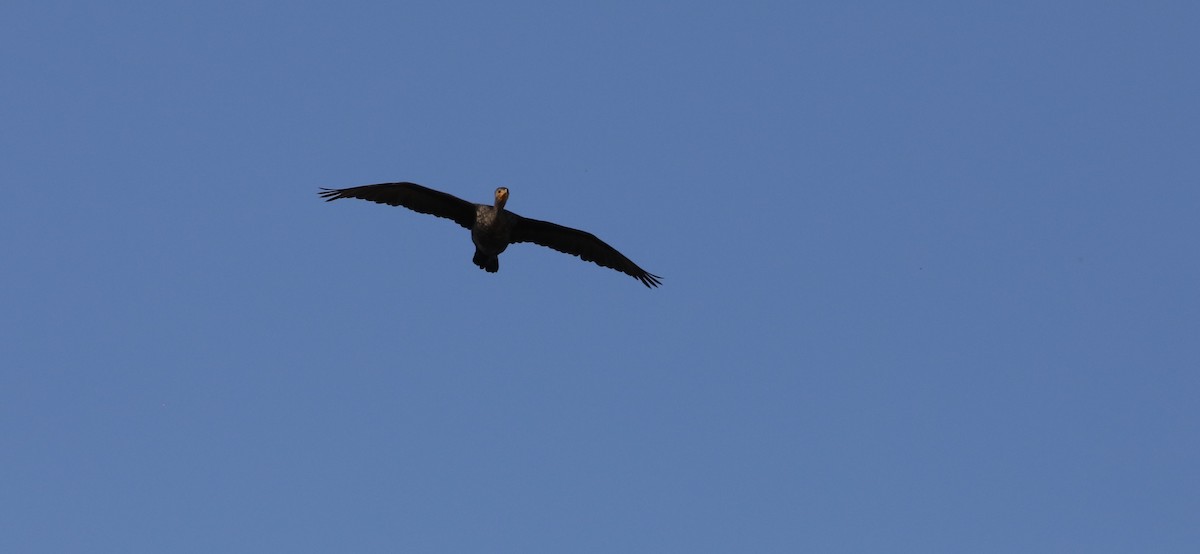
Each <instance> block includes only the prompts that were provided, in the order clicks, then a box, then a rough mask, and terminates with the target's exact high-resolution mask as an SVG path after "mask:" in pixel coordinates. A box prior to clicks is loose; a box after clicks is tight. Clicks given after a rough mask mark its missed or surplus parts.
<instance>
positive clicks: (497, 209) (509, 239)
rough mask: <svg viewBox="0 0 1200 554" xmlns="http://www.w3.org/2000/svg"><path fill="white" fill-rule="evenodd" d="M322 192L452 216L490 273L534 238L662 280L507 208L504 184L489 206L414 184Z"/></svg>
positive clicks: (586, 237)
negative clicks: (511, 250)
mask: <svg viewBox="0 0 1200 554" xmlns="http://www.w3.org/2000/svg"><path fill="white" fill-rule="evenodd" d="M320 195H321V198H324V199H325V201H327V202H330V201H333V200H337V199H339V198H359V199H362V200H370V201H371V202H378V203H380V204H388V205H390V206H403V207H405V208H408V209H410V210H413V211H416V212H420V213H423V214H430V215H435V216H437V217H444V218H446V219H450V220H453V221H454V222H455V223H457V224H459V225H461V226H463V227H465V228H467V229H470V230H471V241H472V242H474V243H475V256H474V258H472V260H471V261H473V262H475V265H477V266H479V267H480V269H483V270H484V271H487V272H489V273H495V272H496V271H499V269H500V260H499V255H500V253H501V252H504V250H505V249H506V248H508V245H509V244H513V243H517V242H532V243H534V244H540V245H542V246H546V247H549V248H553V249H555V250H558V251H559V252H563V253H566V254H570V255H572V256H579V258H580V259H582V260H583V261H585V262H593V263H595V264H597V265H600V266H603V267H607V268H611V269H615V270H617V271H620V272H621V273H624V274H626V275H630V276H632V277H633V278H635V279H637V280H638V281H641V282H642V284H643V285H646V286H647V287H657V286H659V285H660V284H662V282H661V281H660V279H662V278H661V277H659V276H657V275H654V274H652V273H648V272H646V270H644V269H642V268H640V267H638V266H637V264H635V263H633V262H632V261H630V260H629V258H626V257H625V256H624V255H622V254H621V253H620V252H617V250H616V249H615V248H613V247H611V246H609V245H608V244H606V243H605V242H604V241H602V240H600V239H598V238H596V235H593V234H591V233H588V232H586V231H580V230H579V229H572V228H570V227H563V226H562V225H557V224H554V223H550V222H548V221H541V220H537V219H530V218H527V217H521V216H519V215H517V214H515V213H512V212H510V211H508V210H506V209H504V204H505V203H506V202H508V189H506V188H504V187H500V188H498V189H496V201H495V204H493V205H491V206H488V205H486V204H474V203H471V202H467V201H466V200H463V199H461V198H458V197H456V196H453V195H450V194H446V193H444V192H440V191H436V190H433V189H431V188H428V187H423V186H421V185H418V184H416V183H381V184H378V185H365V186H361V187H351V188H346V189H321V192H320Z"/></svg>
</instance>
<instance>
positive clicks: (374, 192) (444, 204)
mask: <svg viewBox="0 0 1200 554" xmlns="http://www.w3.org/2000/svg"><path fill="white" fill-rule="evenodd" d="M319 194H320V195H321V198H324V199H325V201H326V202H332V201H334V200H337V199H339V198H358V199H361V200H370V201H371V202H378V203H380V204H387V205H389V206H402V207H405V208H408V209H410V210H412V211H414V212H420V213H423V214H429V215H435V216H438V217H444V218H446V219H452V220H454V222H455V223H457V224H459V225H462V226H463V227H466V228H467V229H470V228H472V227H474V226H475V204H472V203H471V202H467V201H466V200H463V199H462V198H459V197H457V196H454V195H453V194H446V193H444V192H441V191H437V190H433V189H431V188H429V187H423V186H421V185H418V184H416V183H380V184H378V185H364V186H361V187H351V188H348V189H326V188H323V189H321V192H320V193H319Z"/></svg>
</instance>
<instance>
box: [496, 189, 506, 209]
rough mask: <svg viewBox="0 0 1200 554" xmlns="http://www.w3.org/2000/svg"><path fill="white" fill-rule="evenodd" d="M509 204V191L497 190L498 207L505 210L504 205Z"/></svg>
mask: <svg viewBox="0 0 1200 554" xmlns="http://www.w3.org/2000/svg"><path fill="white" fill-rule="evenodd" d="M506 202H508V189H507V188H505V187H500V188H497V189H496V207H497V208H499V209H504V204H505V203H506Z"/></svg>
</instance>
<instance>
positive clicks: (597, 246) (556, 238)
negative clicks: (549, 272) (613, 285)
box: [510, 212, 662, 287]
mask: <svg viewBox="0 0 1200 554" xmlns="http://www.w3.org/2000/svg"><path fill="white" fill-rule="evenodd" d="M510 213H511V212H510ZM513 215H514V216H516V214H513ZM516 219H517V220H516V222H515V223H514V224H513V228H512V242H532V243H534V244H540V245H542V246H546V247H549V248H553V249H555V250H558V251H559V252H562V253H564V254H570V255H572V256H579V259H581V260H583V261H585V262H592V263H595V264H596V265H599V266H602V267H607V268H611V269H615V270H617V271H620V272H621V273H624V274H626V275H630V276H632V277H633V278H635V279H637V280H638V281H641V282H642V284H643V285H646V286H647V287H657V286H659V285H660V284H662V282H661V281H660V279H662V277H659V276H658V275H654V274H652V273H648V272H647V271H646V270H644V269H642V268H640V267H638V265H637V264H635V263H633V262H632V261H631V260H630V259H629V258H626V257H625V256H624V255H623V254H621V253H620V252H617V249H616V248H613V247H611V246H609V245H608V244H607V243H605V242H604V241H602V240H600V239H599V238H596V235H593V234H591V233H589V232H587V231H580V230H579V229H572V228H570V227H563V226H562V225H558V224H555V223H550V222H549V221H541V220H537V219H530V218H527V217H521V216H516Z"/></svg>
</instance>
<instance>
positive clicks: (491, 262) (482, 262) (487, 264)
mask: <svg viewBox="0 0 1200 554" xmlns="http://www.w3.org/2000/svg"><path fill="white" fill-rule="evenodd" d="M471 261H472V262H475V265H477V266H479V269H482V270H484V271H486V272H488V273H495V272H497V271H500V258H498V257H496V256H488V255H487V254H484V253H483V252H480V251H479V250H478V249H476V250H475V257H474V258H471Z"/></svg>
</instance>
